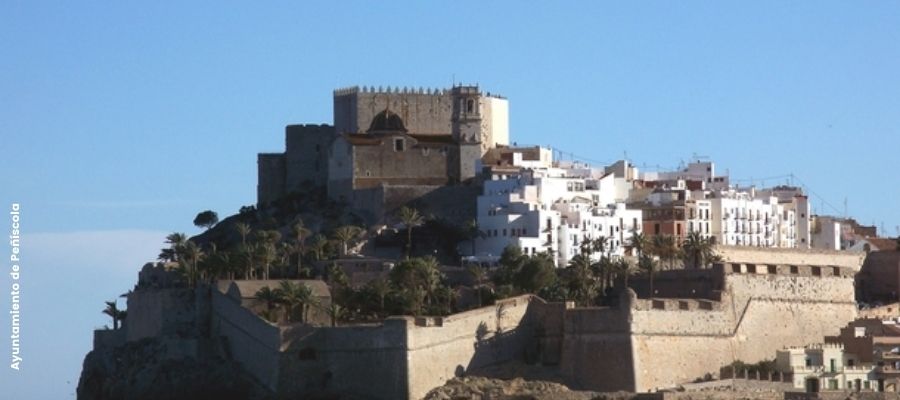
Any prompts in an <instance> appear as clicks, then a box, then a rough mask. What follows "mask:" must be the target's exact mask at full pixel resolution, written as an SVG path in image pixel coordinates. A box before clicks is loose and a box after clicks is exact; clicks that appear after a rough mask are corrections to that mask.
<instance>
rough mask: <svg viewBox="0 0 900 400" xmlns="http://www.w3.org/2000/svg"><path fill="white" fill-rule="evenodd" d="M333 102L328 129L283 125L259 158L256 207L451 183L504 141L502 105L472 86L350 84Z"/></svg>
mask: <svg viewBox="0 0 900 400" xmlns="http://www.w3.org/2000/svg"><path fill="white" fill-rule="evenodd" d="M333 100H334V123H333V125H326V124H322V125H315V124H304V125H289V126H288V127H287V128H286V129H285V151H284V152H283V153H261V154H259V157H258V166H259V168H258V173H259V178H258V179H259V180H258V182H259V183H258V186H257V203H258V204H259V205H263V204H267V203H271V202H273V201H275V200H277V199H279V198H281V197H283V196H284V195H286V194H288V193H292V192H297V191H300V190H303V189H305V188H309V187H325V188H327V191H328V195H329V197H332V198H335V199H343V200H346V201H351V200H352V199H354V198H358V197H360V196H357V194H358V193H354V191H358V190H362V189H373V188H375V187H381V186H384V187H387V189H385V190H386V192H389V191H390V188H389V186H392V185H393V186H406V187H419V188H418V189H416V190H424V189H423V188H425V187H428V186H432V187H439V186H446V185H456V184H460V183H462V182H466V181H467V180H469V179H471V178H473V177H474V176H475V175H476V173H477V172H478V165H479V162H480V161H481V158H482V156H484V154H485V153H486V152H487V151H488V150H489V149H491V148H494V147H496V146H498V145H508V143H509V101H508V100H507V99H506V98H503V97H501V96H497V95H491V94H490V93H483V92H482V91H481V90H480V89H479V87H478V86H471V85H469V86H464V85H460V86H453V87H452V88H450V89H422V88H418V89H414V88H392V87H388V88H381V87H379V88H374V87H365V86H364V87H359V86H353V87H349V88H344V89H337V90H335V91H334V93H333ZM376 144H377V145H376ZM407 144H408V145H409V146H407ZM385 196H387V195H385ZM385 196H382V197H385ZM370 197H371V196H370ZM376 197H377V196H376ZM407 197H409V196H399V195H398V196H392V197H391V200H396V199H401V200H402V199H406V198H407ZM361 203H365V204H375V203H374V202H373V201H371V199H369V200H366V201H361ZM382 208H384V207H382ZM373 214H378V213H373Z"/></svg>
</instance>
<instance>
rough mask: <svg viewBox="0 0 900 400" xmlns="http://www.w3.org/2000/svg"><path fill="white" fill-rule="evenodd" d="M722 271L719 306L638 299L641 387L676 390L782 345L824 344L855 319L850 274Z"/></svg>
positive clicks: (768, 355) (634, 316)
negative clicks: (721, 292)
mask: <svg viewBox="0 0 900 400" xmlns="http://www.w3.org/2000/svg"><path fill="white" fill-rule="evenodd" d="M745 267H746V266H744V268H742V269H741V272H738V273H734V272H733V270H729V269H727V268H722V269H720V270H719V272H720V273H722V274H723V276H724V281H725V285H726V287H725V292H724V293H723V297H722V301H721V302H704V301H702V300H690V301H687V300H638V301H636V302H635V303H634V305H633V306H632V310H631V315H630V319H631V334H632V337H633V345H634V357H635V364H636V384H635V386H636V389H637V390H640V391H644V390H651V389H655V388H665V387H672V386H675V385H677V384H679V383H683V382H688V381H691V380H694V379H696V378H700V377H703V376H704V375H705V374H707V373H713V374H714V373H716V372H717V371H718V370H719V367H721V366H724V365H727V364H730V363H732V362H733V361H735V360H740V361H744V362H748V363H753V362H758V361H762V360H766V359H772V358H774V355H775V351H776V350H778V349H781V348H783V347H784V346H800V345H805V344H809V343H815V342H821V341H822V340H824V337H825V336H830V335H836V334H837V333H838V332H839V331H840V328H841V327H843V326H844V325H846V323H847V322H849V321H851V320H853V319H854V318H855V317H856V303H855V301H854V297H853V278H852V269H849V268H839V270H838V271H836V272H837V273H836V274H835V273H834V272H835V271H834V270H833V269H824V268H823V269H822V270H821V271H820V272H821V275H813V274H812V268H813V267H809V266H800V267H803V268H805V269H801V270H798V271H797V273H792V272H791V270H790V268H789V267H785V266H777V267H776V268H775V271H774V272H773V273H768V272H769V269H768V268H766V269H765V271H766V273H758V272H757V273H748V272H747V270H746V268H745Z"/></svg>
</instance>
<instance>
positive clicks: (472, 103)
mask: <svg viewBox="0 0 900 400" xmlns="http://www.w3.org/2000/svg"><path fill="white" fill-rule="evenodd" d="M473 111H475V100H472V99H469V100H468V101H466V112H467V113H470V112H473Z"/></svg>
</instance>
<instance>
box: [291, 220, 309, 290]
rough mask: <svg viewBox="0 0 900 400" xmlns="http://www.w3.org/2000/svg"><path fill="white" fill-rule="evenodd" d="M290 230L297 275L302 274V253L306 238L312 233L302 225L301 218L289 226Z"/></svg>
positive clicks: (304, 251) (304, 248)
mask: <svg viewBox="0 0 900 400" xmlns="http://www.w3.org/2000/svg"><path fill="white" fill-rule="evenodd" d="M291 232H292V233H293V234H294V236H293V239H294V254H296V255H297V277H298V278H299V277H301V276H303V275H304V274H303V255H304V254H306V238H307V237H309V235H311V234H312V231H311V230H309V229H307V228H306V227H305V226H303V220H302V219H300V218H297V222H294V225H292V226H291Z"/></svg>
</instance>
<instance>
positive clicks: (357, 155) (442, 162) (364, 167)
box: [352, 135, 457, 189]
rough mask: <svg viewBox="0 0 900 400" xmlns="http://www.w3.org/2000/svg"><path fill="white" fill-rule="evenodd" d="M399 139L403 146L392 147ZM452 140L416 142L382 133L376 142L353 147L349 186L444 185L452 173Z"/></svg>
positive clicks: (401, 136)
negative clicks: (351, 180) (448, 141)
mask: <svg viewBox="0 0 900 400" xmlns="http://www.w3.org/2000/svg"><path fill="white" fill-rule="evenodd" d="M395 140H402V141H403V142H404V145H403V146H404V150H399V151H398V150H395V148H394V145H395V143H394V141H395ZM453 151H457V146H456V144H452V143H447V144H443V145H434V144H430V143H419V142H417V141H416V140H415V139H413V138H411V137H409V136H406V135H395V136H388V137H384V138H382V139H381V140H380V142H379V144H377V145H357V146H354V147H353V160H352V162H353V188H354V189H366V188H370V187H374V186H378V185H381V184H387V185H392V184H395V185H396V184H401V185H446V184H449V183H450V176H451V175H456V174H455V173H452V168H450V165H449V160H450V157H451V155H450V153H451V152H453Z"/></svg>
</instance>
